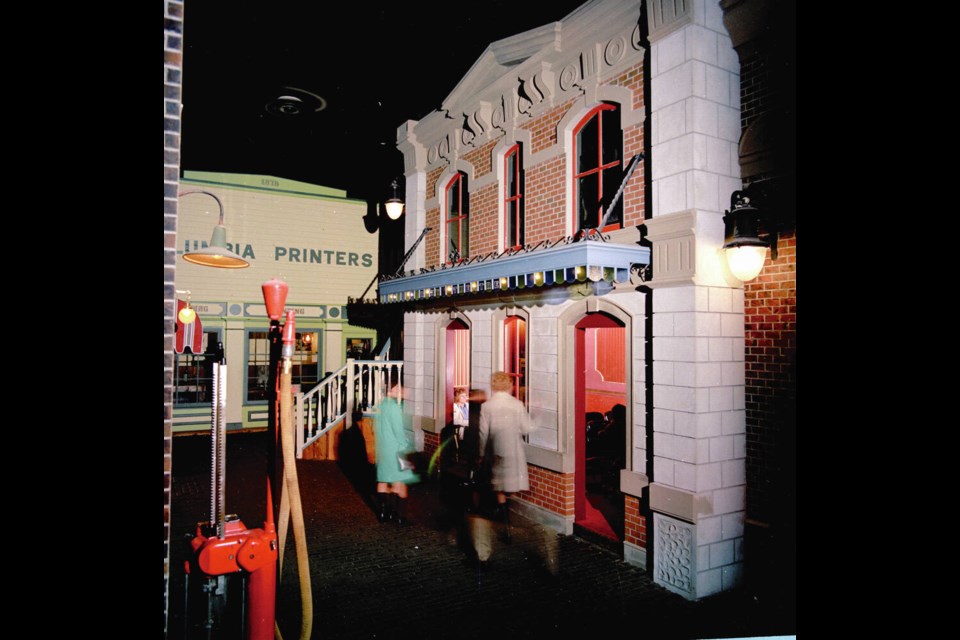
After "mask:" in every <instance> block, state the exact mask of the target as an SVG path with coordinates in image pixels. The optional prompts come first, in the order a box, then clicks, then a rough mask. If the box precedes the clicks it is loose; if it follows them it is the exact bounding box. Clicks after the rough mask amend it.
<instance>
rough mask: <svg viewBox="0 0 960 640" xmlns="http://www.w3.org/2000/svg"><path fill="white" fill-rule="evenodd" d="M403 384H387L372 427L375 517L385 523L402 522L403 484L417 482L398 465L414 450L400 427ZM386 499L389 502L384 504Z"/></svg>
mask: <svg viewBox="0 0 960 640" xmlns="http://www.w3.org/2000/svg"><path fill="white" fill-rule="evenodd" d="M402 394H403V387H402V386H401V385H400V383H397V384H395V385H393V386H392V387H390V390H389V391H388V392H387V397H386V398H385V399H384V400H383V402H381V403H380V415H379V416H377V419H376V423H375V426H374V434H375V440H376V451H377V498H378V502H379V504H380V513H379V514H378V516H377V519H378V520H379V521H380V522H385V521H386V520H390V519H391V518H394V517H395V518H396V520H397V524H404V523H405V522H406V520H405V518H404V513H405V508H404V502H405V501H406V499H407V495H408V494H407V485H408V484H413V483H415V482H419V481H420V477H419V476H418V475H417V473H416V471H414V470H413V469H401V468H400V460H399V458H400V456H401V455H404V457H405V455H406V454H408V453H411V452H413V451H414V446H413V443H412V442H411V441H410V436H409V435H408V434H407V430H406V429H404V428H403V410H402V409H401V408H400V398H401V396H402ZM388 500H389V501H390V502H391V503H392V504H390V506H389V507H388V504H387V503H388Z"/></svg>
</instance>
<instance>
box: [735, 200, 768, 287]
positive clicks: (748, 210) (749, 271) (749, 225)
mask: <svg viewBox="0 0 960 640" xmlns="http://www.w3.org/2000/svg"><path fill="white" fill-rule="evenodd" d="M752 199H753V196H752V195H751V193H750V192H749V190H748V189H744V190H742V191H734V192H733V193H732V194H731V195H730V210H729V211H726V212H724V213H725V215H724V216H723V222H724V242H723V248H724V252H725V253H726V257H727V264H728V265H729V267H730V271H731V272H732V273H733V275H734V276H736V277H737V278H738V279H739V280H741V281H743V282H749V281H750V280H753V279H754V278H756V277H757V276H758V275H759V274H760V271H761V270H762V269H763V264H764V261H765V260H766V256H767V248H768V247H769V248H770V258H771V259H772V260H776V259H777V230H776V228H775V225H774V224H773V220H772V217H771V215H770V214H769V212H766V211H764V210H763V209H759V208H757V207H755V206H754V205H753V203H752V202H751V200H752ZM761 232H765V236H766V237H765V238H761V237H760V236H761Z"/></svg>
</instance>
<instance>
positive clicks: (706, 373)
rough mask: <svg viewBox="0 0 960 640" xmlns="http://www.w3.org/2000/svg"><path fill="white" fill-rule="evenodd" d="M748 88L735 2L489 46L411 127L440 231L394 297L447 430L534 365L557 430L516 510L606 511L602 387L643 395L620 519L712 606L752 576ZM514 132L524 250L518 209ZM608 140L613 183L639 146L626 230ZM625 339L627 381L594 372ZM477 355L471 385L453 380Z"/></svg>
mask: <svg viewBox="0 0 960 640" xmlns="http://www.w3.org/2000/svg"><path fill="white" fill-rule="evenodd" d="M740 85H741V78H740V61H739V59H738V55H737V52H736V50H735V49H734V47H733V45H732V43H731V39H730V35H729V32H728V30H727V28H726V27H725V26H724V14H723V8H722V7H721V6H720V5H719V4H716V3H713V2H710V1H709V0H701V1H699V2H684V3H673V2H661V1H656V0H655V1H652V2H647V3H643V2H603V1H592V2H587V3H585V4H584V5H583V6H581V7H580V8H579V9H577V10H576V11H574V12H572V13H571V14H569V15H568V16H566V17H565V18H563V19H561V20H560V21H559V22H557V23H553V24H550V25H546V26H544V27H542V28H539V29H534V30H531V31H528V32H525V33H522V34H518V35H516V36H514V37H512V38H506V39H504V40H501V41H498V42H494V43H492V44H491V45H490V46H489V47H488V49H487V51H485V52H484V54H483V55H482V56H481V57H480V59H479V60H478V61H477V63H476V64H475V65H474V67H473V68H472V69H471V71H470V72H469V73H468V74H467V76H465V77H464V78H451V79H450V86H455V87H456V89H454V91H453V93H451V94H450V95H449V96H448V98H447V99H446V100H445V101H444V102H443V104H442V106H441V108H440V109H439V110H437V111H435V112H433V113H431V114H428V115H427V116H425V117H424V118H422V119H421V120H419V121H416V122H414V121H408V122H407V123H405V124H403V125H402V126H401V127H400V128H399V130H398V147H399V148H400V149H401V151H402V152H403V153H404V156H405V162H406V204H407V217H406V244H407V246H408V247H410V246H412V245H413V243H414V242H415V241H416V240H417V238H418V237H419V236H420V234H421V232H422V231H423V230H424V229H425V228H429V229H430V231H429V232H428V233H427V235H426V238H425V240H424V241H423V242H422V243H421V245H419V246H418V248H417V251H416V252H415V253H414V256H413V258H412V260H411V262H410V263H408V268H411V269H412V270H411V271H409V272H408V273H406V274H404V275H403V276H401V277H398V278H395V279H393V280H388V281H385V282H381V286H380V292H379V295H380V302H381V304H399V305H403V306H404V310H405V323H404V353H405V356H404V360H405V371H406V372H407V377H406V380H405V385H406V387H407V390H408V392H409V394H410V400H411V401H410V402H409V403H408V404H407V406H408V411H410V412H411V413H412V417H413V419H414V422H415V424H417V425H418V426H420V427H421V428H423V429H424V431H425V432H426V433H427V435H428V437H427V442H428V443H431V442H436V435H435V434H437V433H439V431H440V430H441V429H442V428H443V426H444V424H445V422H446V421H447V420H448V413H449V404H450V398H451V393H452V388H453V386H454V385H462V384H469V385H470V386H471V387H474V388H477V389H481V390H487V391H488V390H489V377H490V374H491V373H492V372H493V371H495V370H498V369H504V370H507V371H508V372H510V373H512V374H514V375H515V376H516V378H517V379H518V380H519V381H520V383H519V386H518V389H519V390H520V395H522V396H523V399H524V400H525V402H526V403H527V406H528V408H529V410H530V413H531V415H532V417H533V419H534V422H535V424H536V425H537V426H538V429H537V430H536V431H535V432H534V433H533V434H531V435H530V437H529V442H528V444H527V445H526V454H527V460H528V463H529V469H530V477H531V488H530V490H529V491H526V492H521V493H519V494H517V495H516V496H514V498H513V507H514V509H516V510H519V511H521V512H522V513H524V514H525V515H527V516H529V517H531V518H533V519H535V520H538V521H539V522H541V523H543V524H546V525H548V526H552V527H554V528H556V529H557V530H558V531H560V532H565V533H570V532H572V531H576V530H578V529H583V528H585V527H586V528H591V527H592V526H593V523H594V522H595V521H596V520H595V516H596V514H595V513H594V509H593V506H594V501H593V497H592V496H591V491H590V485H591V479H592V476H591V471H590V464H591V461H592V460H594V457H593V456H592V455H591V454H589V452H588V449H589V447H588V445H587V439H586V437H585V431H586V427H585V425H586V424H588V423H589V419H590V413H591V412H590V411H585V408H587V407H597V406H602V404H598V402H602V401H601V400H598V398H600V397H601V396H603V394H604V393H606V394H607V395H606V396H605V397H606V398H607V400H606V401H607V403H608V404H607V407H609V408H613V406H615V405H625V407H626V411H625V413H626V427H627V428H626V434H625V436H624V441H623V442H622V443H620V447H621V449H622V452H623V454H624V455H623V456H622V457H621V458H620V459H619V460H618V464H619V477H618V478H617V481H618V486H617V490H618V491H617V493H616V501H617V503H618V504H617V508H618V509H619V510H620V515H621V517H622V521H620V522H618V523H616V524H618V525H622V527H621V528H619V530H617V527H616V526H613V527H611V529H613V534H614V535H615V536H616V539H617V541H618V542H619V543H620V544H621V545H622V549H623V554H624V558H625V559H626V560H627V561H628V562H631V563H634V564H638V565H641V566H650V565H651V564H652V567H651V569H652V572H653V575H654V578H655V580H657V582H659V583H660V584H662V585H663V586H665V587H667V588H669V589H671V590H673V591H676V592H677V593H680V594H682V595H684V596H685V597H689V598H693V599H697V598H701V597H704V596H706V595H710V594H712V593H716V592H718V591H722V590H727V589H730V588H733V587H735V586H737V585H738V584H740V583H741V582H742V580H743V574H744V535H745V524H746V495H747V487H746V485H747V477H746V476H747V474H746V467H747V457H748V451H747V448H748V433H747V428H746V415H747V411H748V407H747V393H746V376H745V369H746V350H747V348H746V340H747V339H746V334H745V328H746V318H745V312H744V310H745V295H744V286H743V283H741V282H740V281H739V280H737V279H736V278H734V277H733V275H732V274H731V273H730V271H729V270H728V268H727V266H726V262H725V259H724V252H723V251H722V245H723V241H724V225H723V213H724V209H725V208H726V206H727V202H729V200H730V196H731V194H732V193H733V192H735V191H738V190H740V189H742V188H743V186H744V184H743V181H742V180H741V161H740V157H739V146H740V139H741V110H740V102H741V87H740ZM593 131H597V132H599V133H598V136H599V137H598V138H597V140H596V141H594V140H592V139H591V138H590V137H589V136H591V135H593V134H592V133H590V132H593ZM604 131H606V133H604ZM608 136H609V137H608ZM517 145H519V146H518V147H517ZM515 148H519V149H520V152H519V154H518V156H517V157H519V161H520V162H522V167H523V178H522V181H521V184H522V201H523V204H522V206H523V224H524V229H523V231H524V237H523V241H522V244H523V245H524V249H523V250H520V251H515V250H511V249H510V246H511V244H513V241H512V240H510V238H508V236H509V235H510V233H511V231H510V230H509V227H510V224H509V223H508V221H507V216H506V212H507V211H508V209H509V210H511V211H512V210H513V209H510V207H511V205H510V204H509V201H510V196H511V194H512V193H513V192H512V191H511V189H512V188H513V187H512V186H511V179H510V177H509V175H508V174H507V173H506V162H507V160H506V158H507V157H508V156H509V155H510V154H511V152H512V151H511V150H512V149H515ZM596 148H599V149H600V151H596ZM608 152H609V153H610V154H612V155H610V157H611V158H616V159H617V160H619V164H618V167H619V170H620V172H619V173H613V174H610V175H609V176H608V178H609V180H608V182H610V181H612V182H617V183H620V182H622V180H623V178H624V171H625V170H626V168H627V167H628V166H629V164H630V163H631V161H632V160H633V159H634V158H635V157H637V156H640V158H642V159H641V160H640V161H639V163H638V164H637V165H636V168H635V171H634V172H633V174H632V175H630V177H629V179H628V180H627V181H626V182H625V187H624V188H623V190H622V193H621V194H620V196H619V206H620V207H622V209H620V210H619V211H616V210H615V211H614V212H613V213H614V217H613V224H609V220H608V219H607V218H605V214H606V213H607V208H614V209H615V207H611V206H610V205H611V204H612V203H613V201H614V198H615V197H616V196H613V197H611V196H612V194H611V193H605V194H604V196H603V197H600V198H599V199H596V198H595V196H596V193H595V192H596V191H597V190H598V189H599V190H601V191H603V190H606V189H607V188H608V187H609V184H607V186H604V185H603V184H601V185H600V186H599V187H597V186H594V185H593V184H592V183H591V182H590V180H591V179H592V178H591V176H594V175H597V174H601V175H603V172H604V170H605V167H607V166H609V165H606V164H605V162H606V159H607V154H608ZM594 153H596V154H597V158H598V159H597V161H596V162H593V161H592V160H591V159H590V158H591V155H592V154H594ZM641 154H642V155H641ZM604 179H606V178H601V182H603V180H604ZM460 189H462V190H463V191H465V192H466V193H467V197H466V198H463V197H462V195H461V193H460V191H459V190H460ZM594 202H595V203H596V206H594V205H593V204H591V203H594ZM591 207H593V208H591ZM601 218H602V219H603V220H604V221H605V222H603V224H606V225H607V226H605V227H604V229H603V230H602V232H603V239H601V240H598V239H597V234H596V233H595V231H593V230H592V229H593V228H594V227H596V226H598V224H599V223H601ZM464 227H467V228H468V229H469V231H468V233H464V231H463V228H464ZM785 253H786V252H785ZM751 313H753V312H752V311H751ZM517 325H519V326H521V327H522V329H521V332H520V333H519V334H514V333H511V332H513V331H514V329H513V327H515V326H517ZM611 331H612V332H613V333H614V334H616V338H615V339H614V340H612V341H609V342H606V341H607V338H606V337H604V336H608V335H610V334H609V333H604V332H611ZM456 332H466V333H467V335H468V338H467V340H463V339H462V336H461V337H460V338H457V339H452V338H450V337H449V336H450V334H451V333H456ZM617 332H619V333H617ZM517 336H520V338H519V339H520V340H521V343H520V344H521V347H520V348H519V350H518V349H517V348H516V347H515V346H514V345H515V344H516V343H517V339H518V338H517ZM463 344H469V348H462V347H461V348H454V347H453V346H452V345H463ZM604 344H610V345H612V344H617V345H622V346H618V347H617V348H618V349H619V350H622V351H624V353H623V355H622V356H621V357H622V358H624V360H625V362H624V363H623V365H624V366H623V369H624V371H625V374H624V375H623V376H622V378H621V379H619V380H616V381H615V382H617V383H618V384H620V385H621V386H620V387H619V389H620V391H618V392H617V393H618V394H619V395H614V396H610V394H609V393H608V392H603V393H601V392H600V391H599V390H595V389H590V388H586V386H585V381H586V380H588V379H591V374H594V373H597V372H596V371H593V367H594V366H595V365H594V364H593V363H591V362H587V361H585V359H584V354H585V353H593V354H604V353H605V351H604V349H605V347H604V346H603V345H604ZM585 345H586V346H585ZM752 346H753V345H751V348H752ZM517 352H519V353H521V354H522V357H520V358H515V357H514V356H515V355H516V353H517ZM618 353H619V352H618ZM605 355H606V356H607V357H606V358H604V360H609V358H610V357H612V355H613V354H610V353H605ZM599 361H600V359H599V358H598V359H597V362H599ZM596 366H597V367H599V365H596ZM464 367H466V368H467V369H468V370H469V376H466V377H467V378H468V379H464V377H463V376H462V374H460V373H456V374H455V373H453V372H459V371H463V370H464ZM600 373H603V372H600ZM456 376H461V377H460V378H457V377H456ZM593 377H596V376H593ZM600 377H601V378H603V376H600ZM751 402H752V398H751ZM605 519H606V520H607V521H608V524H612V523H614V520H615V519H616V514H615V515H614V520H611V519H610V518H609V517H605ZM596 530H597V531H601V532H602V531H604V530H605V528H604V527H603V526H602V523H601V526H600V527H599V529H596ZM609 533H610V530H609V529H608V530H606V534H607V535H609Z"/></svg>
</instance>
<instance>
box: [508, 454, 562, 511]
mask: <svg viewBox="0 0 960 640" xmlns="http://www.w3.org/2000/svg"><path fill="white" fill-rule="evenodd" d="M527 469H528V470H529V473H530V490H529V491H520V492H519V493H517V494H516V496H517V497H518V498H520V499H521V500H525V501H526V502H529V503H531V504H535V505H537V506H538V507H542V508H544V509H547V510H548V511H552V512H554V513H559V514H560V515H562V516H572V515H573V507H574V505H573V499H574V482H573V477H574V476H573V474H572V473H557V472H556V471H551V470H549V469H543V468H541V467H537V466H534V465H532V464H528V465H527Z"/></svg>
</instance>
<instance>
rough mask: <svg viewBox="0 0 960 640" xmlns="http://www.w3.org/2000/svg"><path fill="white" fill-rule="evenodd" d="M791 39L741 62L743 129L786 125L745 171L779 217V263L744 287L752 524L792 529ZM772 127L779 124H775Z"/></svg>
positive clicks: (767, 44) (760, 47) (760, 45)
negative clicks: (760, 163) (767, 156)
mask: <svg viewBox="0 0 960 640" xmlns="http://www.w3.org/2000/svg"><path fill="white" fill-rule="evenodd" d="M781 40H783V41H784V42H789V39H788V38H779V39H777V40H767V41H765V40H763V39H759V40H758V41H757V45H756V46H753V47H751V48H750V49H749V52H747V51H745V52H744V55H743V56H741V60H740V102H741V107H740V124H741V127H742V129H743V130H746V129H747V128H748V127H749V126H750V125H751V124H753V123H754V122H756V121H757V119H758V118H760V117H761V116H765V115H766V116H768V117H770V118H771V119H772V121H773V122H776V123H781V124H780V125H779V126H780V128H779V129H778V130H776V131H777V134H778V135H777V137H776V140H775V142H776V144H777V146H776V147H775V148H773V149H772V150H773V153H774V154H775V158H776V159H775V161H774V163H773V164H767V165H765V166H764V167H763V168H762V169H761V171H764V173H762V174H756V175H750V174H749V172H748V171H744V174H743V176H742V179H743V183H744V184H745V185H749V184H751V183H757V182H760V181H763V182H764V183H765V184H766V188H767V190H768V191H769V192H771V193H773V194H775V200H773V201H771V202H769V203H766V204H767V206H768V207H770V208H771V209H772V210H775V211H776V213H777V215H778V217H779V224H780V239H779V242H778V245H777V246H778V251H779V257H778V259H777V260H776V261H772V260H771V259H770V258H769V256H768V258H767V262H766V264H765V265H764V268H763V271H761V272H760V276H758V277H757V278H756V279H755V280H753V281H752V282H748V283H746V284H745V285H744V307H745V309H744V311H745V322H746V326H745V348H746V351H745V354H744V355H745V367H746V379H745V393H746V423H747V424H746V429H747V460H746V467H747V469H746V471H747V518H748V519H749V520H751V521H754V522H759V523H763V524H764V525H776V524H777V521H778V520H782V521H783V524H784V525H785V526H789V522H790V519H791V518H792V516H791V515H789V513H788V512H789V511H790V510H791V509H794V508H795V505H796V502H795V499H796V494H795V491H796V486H795V483H796V479H795V456H796V318H797V315H796V314H797V307H796V304H797V274H796V260H797V254H796V242H797V241H796V208H795V195H794V193H793V190H794V187H793V186H792V185H794V184H795V180H796V178H795V175H796V173H795V156H796V147H795V140H794V138H793V137H792V135H789V134H790V130H789V127H790V126H791V125H790V124H789V123H791V122H792V121H793V120H792V118H793V114H794V113H795V88H794V85H793V84H792V83H795V75H793V74H792V69H793V68H794V61H793V59H792V56H794V55H795V52H791V51H790V49H789V47H788V45H787V44H784V42H781ZM768 126H771V127H774V126H777V125H772V124H771V125H768Z"/></svg>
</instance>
